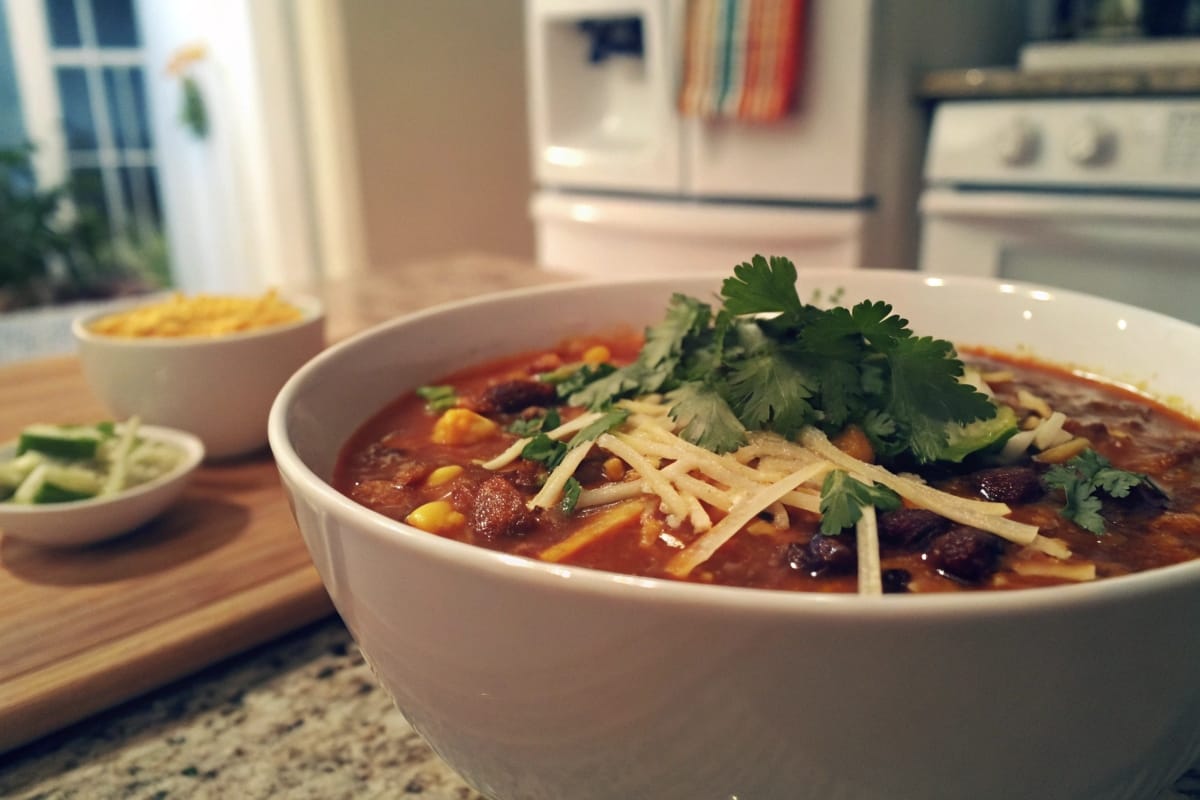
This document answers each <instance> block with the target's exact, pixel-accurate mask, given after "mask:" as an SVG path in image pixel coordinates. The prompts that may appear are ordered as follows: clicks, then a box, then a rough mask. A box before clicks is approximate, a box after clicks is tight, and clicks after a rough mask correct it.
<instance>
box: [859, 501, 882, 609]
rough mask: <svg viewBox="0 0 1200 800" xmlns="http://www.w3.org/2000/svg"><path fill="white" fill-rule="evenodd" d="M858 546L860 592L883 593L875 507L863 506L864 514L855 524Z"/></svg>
mask: <svg viewBox="0 0 1200 800" xmlns="http://www.w3.org/2000/svg"><path fill="white" fill-rule="evenodd" d="M854 537H855V545H856V546H857V548H858V593H859V594H868V595H878V594H883V569H882V567H881V565H880V563H879V526H878V525H877V524H876V521H875V507H874V506H863V507H862V516H861V517H859V519H858V523H857V524H855V526H854Z"/></svg>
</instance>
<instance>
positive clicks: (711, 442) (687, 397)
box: [668, 381, 746, 453]
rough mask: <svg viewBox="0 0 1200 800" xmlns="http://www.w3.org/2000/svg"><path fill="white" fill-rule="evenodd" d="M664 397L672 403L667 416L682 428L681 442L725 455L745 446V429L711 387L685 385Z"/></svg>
mask: <svg viewBox="0 0 1200 800" xmlns="http://www.w3.org/2000/svg"><path fill="white" fill-rule="evenodd" d="M668 397H669V398H670V399H671V400H672V401H673V405H672V406H671V410H670V412H669V413H670V415H671V418H672V419H674V420H675V421H676V422H678V423H679V424H680V426H681V427H682V430H680V432H679V435H680V436H681V437H682V438H683V439H685V440H687V441H689V442H691V443H692V444H696V445H699V446H700V447H704V448H707V449H709V450H712V451H713V452H714V453H728V452H729V451H731V450H736V449H738V448H739V447H741V446H742V445H743V444H745V443H746V429H745V428H744V427H742V423H741V422H739V421H738V418H737V415H736V414H734V413H733V409H731V408H730V407H729V404H728V403H727V402H725V398H723V397H722V396H721V393H720V392H718V391H717V390H716V389H715V388H713V387H712V386H711V385H709V384H707V383H703V382H699V381H696V382H691V383H685V384H683V385H682V386H680V387H679V388H677V389H675V390H674V391H673V392H671V393H670V395H668Z"/></svg>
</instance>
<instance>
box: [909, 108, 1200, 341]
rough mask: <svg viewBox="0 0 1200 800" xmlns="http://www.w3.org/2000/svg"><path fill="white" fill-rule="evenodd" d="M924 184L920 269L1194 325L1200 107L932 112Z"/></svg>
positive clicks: (1199, 305)
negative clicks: (1113, 302) (1055, 290)
mask: <svg viewBox="0 0 1200 800" xmlns="http://www.w3.org/2000/svg"><path fill="white" fill-rule="evenodd" d="M925 179H926V189H925V191H924V192H923V194H922V198H921V219H922V241H921V269H923V270H925V271H929V272H938V273H943V274H971V275H989V276H995V277H1000V278H1007V279H1011V280H1014V281H1017V280H1019V281H1031V282H1036V283H1042V284H1047V285H1050V286H1057V287H1060V288H1068V289H1075V290H1079V291H1084V292H1088V293H1090V294H1097V295H1101V296H1105V297H1110V298H1113V299H1117V300H1121V301H1124V302H1128V303H1132V304H1135V305H1140V306H1144V307H1147V308H1151V309H1154V310H1157V311H1161V312H1163V313H1166V314H1170V315H1172V316H1176V317H1180V318H1182V319H1186V320H1189V321H1191V322H1195V323H1200V99H1194V98H1191V99H1185V98H1146V99H1136V100H1134V99H1098V98H1093V99H1081V100H1023V101H953V102H948V103H944V104H943V105H942V106H940V107H939V109H938V110H937V111H936V113H935V116H934V123H933V127H932V132H931V136H930V144H929V151H928V155H927V159H926V168H925Z"/></svg>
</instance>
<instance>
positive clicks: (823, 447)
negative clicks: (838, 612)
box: [483, 398, 1086, 594]
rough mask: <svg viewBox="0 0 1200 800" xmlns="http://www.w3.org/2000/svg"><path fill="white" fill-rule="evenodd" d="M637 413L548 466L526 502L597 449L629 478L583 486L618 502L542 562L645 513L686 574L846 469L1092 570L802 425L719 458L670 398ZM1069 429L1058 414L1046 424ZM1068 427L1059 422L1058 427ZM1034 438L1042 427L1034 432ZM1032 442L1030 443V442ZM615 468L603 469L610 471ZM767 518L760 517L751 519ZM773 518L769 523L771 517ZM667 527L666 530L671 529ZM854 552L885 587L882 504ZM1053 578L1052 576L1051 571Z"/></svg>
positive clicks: (637, 405) (778, 520) (599, 500)
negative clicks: (683, 421) (684, 434)
mask: <svg viewBox="0 0 1200 800" xmlns="http://www.w3.org/2000/svg"><path fill="white" fill-rule="evenodd" d="M619 405H620V406H621V407H622V408H624V409H625V410H626V411H629V412H630V414H629V417H628V418H627V419H626V420H625V422H624V423H623V424H622V425H621V426H620V427H619V428H617V429H614V430H612V431H610V432H608V433H604V434H601V435H600V436H599V437H597V438H596V439H595V441H594V442H585V443H581V444H578V445H576V446H574V447H572V448H570V449H569V450H568V451H567V453H566V454H565V455H564V456H563V459H562V460H561V461H560V462H559V464H558V465H557V466H556V467H555V468H554V469H553V470H551V472H550V474H549V475H548V476H547V478H546V480H545V482H544V484H543V485H542V488H541V490H540V491H538V493H537V494H536V495H535V496H534V497H533V499H531V500H530V501H529V503H528V505H529V507H530V508H531V509H532V508H550V507H552V506H553V505H554V504H555V503H557V502H558V501H559V499H560V498H561V497H562V495H563V492H564V489H565V487H566V484H567V481H568V480H570V479H571V477H572V476H573V475H574V474H575V472H576V471H577V470H578V469H579V467H580V465H581V464H582V463H583V461H584V459H586V458H587V457H588V456H589V454H591V453H592V452H594V451H595V450H596V449H599V450H603V451H605V452H606V453H608V454H609V457H610V458H615V459H618V460H619V462H618V465H617V466H621V465H622V464H623V465H624V468H623V469H619V470H617V471H616V472H615V473H614V474H616V475H620V476H621V478H622V479H620V480H617V481H614V482H611V483H607V484H604V485H601V486H599V487H595V488H589V489H584V490H582V491H581V492H580V494H579V498H578V500H577V502H576V504H575V508H576V509H580V510H583V509H588V508H595V507H598V506H606V505H611V508H609V509H606V510H602V511H600V512H599V513H597V514H595V515H593V516H592V517H591V518H590V519H589V521H588V522H587V523H585V524H584V525H583V526H582V527H581V528H579V529H577V530H576V531H575V532H574V533H572V534H571V535H570V536H568V537H567V538H566V539H564V540H563V541H562V542H559V543H558V544H556V545H553V546H551V547H549V548H547V549H546V550H545V551H543V553H542V554H541V556H540V557H541V558H543V559H544V560H547V561H559V560H561V559H563V558H566V557H568V556H569V555H571V554H573V553H575V552H577V551H578V550H579V549H581V548H583V547H585V546H587V545H588V544H590V543H591V542H593V541H596V540H597V539H599V538H601V537H602V536H604V535H606V534H607V533H610V532H612V531H614V530H617V529H619V528H622V527H624V526H625V525H626V524H627V523H628V522H630V521H632V520H633V519H634V517H636V516H638V515H642V520H643V521H642V531H641V534H640V535H641V538H642V540H643V545H644V546H650V545H651V544H652V543H653V542H655V541H663V542H667V543H668V545H669V546H671V547H674V548H681V549H680V550H679V552H677V553H676V554H675V555H674V556H673V557H672V558H671V559H670V560H669V561H668V562H667V564H666V566H665V568H664V569H665V570H666V572H667V573H668V574H670V575H672V576H674V577H678V578H684V577H686V576H688V575H689V574H691V572H692V571H693V570H694V569H695V568H696V567H698V566H699V565H701V564H703V563H704V562H705V561H707V560H708V559H710V558H711V557H712V556H713V554H715V553H716V552H717V550H718V549H720V548H721V546H723V545H724V544H725V543H726V542H728V541H729V540H730V539H731V538H732V537H734V536H735V535H737V534H738V533H739V532H740V531H743V530H746V529H747V527H748V526H749V525H751V524H752V523H754V524H756V525H758V527H759V529H760V530H761V531H769V530H786V529H787V528H788V527H789V526H790V525H791V520H790V517H789V511H788V509H801V510H803V511H806V512H810V513H813V514H819V513H820V500H821V497H820V489H819V487H820V484H821V481H822V480H823V479H824V477H825V475H826V473H828V472H829V471H830V470H832V469H843V470H846V471H847V472H848V473H850V474H851V475H852V476H854V477H855V478H856V479H857V480H860V481H862V482H864V483H878V484H881V485H883V486H886V487H888V488H889V489H891V490H892V491H894V492H896V493H897V494H899V495H900V496H901V497H903V498H905V499H906V500H908V501H909V502H910V503H912V504H914V505H917V506H920V507H922V508H926V509H929V510H931V511H933V512H935V513H937V514H940V515H941V516H943V517H946V518H947V519H951V520H954V521H955V522H959V523H961V524H964V525H969V526H971V527H975V528H979V529H982V530H985V531H989V532H991V533H993V534H995V535H997V536H1002V537H1004V538H1006V539H1009V540H1010V541H1013V542H1016V543H1018V544H1022V545H1026V546H1027V548H1028V549H1030V550H1031V551H1036V552H1037V554H1038V556H1037V557H1035V559H1034V560H1033V561H1027V562H1021V563H1033V564H1043V566H1034V567H1031V569H1043V568H1049V567H1051V566H1054V564H1053V563H1051V562H1038V561H1037V560H1036V559H1037V558H1038V557H1040V558H1044V557H1045V556H1049V557H1051V558H1053V559H1057V563H1058V564H1059V565H1061V566H1066V567H1068V568H1069V569H1068V570H1067V572H1069V573H1070V574H1071V575H1075V576H1078V577H1073V578H1072V579H1073V580H1084V579H1086V578H1085V577H1084V575H1085V574H1086V569H1085V568H1079V569H1076V566H1077V565H1075V564H1062V562H1063V561H1065V560H1066V559H1069V558H1070V557H1071V552H1070V550H1069V549H1068V548H1067V547H1066V545H1065V544H1063V543H1062V542H1060V541H1058V540H1056V539H1049V538H1047V537H1043V536H1039V535H1038V532H1037V528H1036V527H1035V526H1033V525H1026V524H1024V523H1020V522H1017V521H1015V520H1012V519H1008V518H1007V517H1006V516H1005V515H1007V514H1008V513H1009V511H1010V509H1009V507H1008V506H1007V505H1005V504H1004V503H992V502H986V501H981V500H972V499H968V498H963V497H957V496H955V495H951V494H948V493H946V492H942V491H939V490H937V489H934V488H933V487H931V486H929V485H927V484H925V483H924V482H923V481H922V480H920V479H918V478H914V477H909V476H903V475H897V474H895V473H892V472H890V471H888V470H886V469H884V468H883V467H880V466H878V465H875V464H870V463H867V462H865V461H861V460H859V459H857V458H855V457H853V456H851V455H849V454H847V453H844V452H843V451H841V450H840V449H838V448H837V447H836V446H835V445H834V444H833V443H832V442H830V441H829V439H828V437H826V436H825V434H823V433H821V432H820V431H819V430H816V429H815V428H807V429H805V430H804V431H803V432H802V433H801V435H800V440H799V442H791V441H788V440H786V439H784V438H783V437H781V436H779V435H777V434H774V433H766V432H753V433H750V434H749V436H748V437H747V444H746V445H745V446H743V447H742V448H741V449H739V450H737V451H736V452H733V453H725V454H720V455H719V454H717V453H714V452H712V451H710V450H707V449H705V448H702V447H699V446H697V445H695V444H692V443H690V442H687V441H685V440H683V439H681V438H680V437H679V436H678V434H677V432H676V427H677V425H676V423H675V422H674V420H672V419H671V418H670V417H669V416H668V415H667V413H666V408H667V407H666V405H664V404H663V403H661V402H659V401H658V399H656V398H642V399H640V400H623V401H621V402H620V404H619ZM601 416H602V414H600V413H588V414H583V415H581V416H579V417H577V418H575V419H574V420H571V421H570V422H567V423H564V424H562V425H560V426H558V427H557V428H555V429H554V430H552V431H549V432H547V436H549V437H550V438H552V439H555V440H562V439H565V438H566V437H568V436H569V435H571V434H573V433H575V432H577V431H579V430H582V429H583V428H584V427H586V426H587V425H590V424H591V423H592V422H594V421H595V420H597V419H599V418H600V417H601ZM1045 423H1049V424H1050V425H1052V426H1054V425H1058V426H1061V422H1060V421H1059V420H1056V419H1050V418H1048V419H1046V420H1043V425H1044V424H1045ZM1059 430H1060V431H1061V427H1060V428H1059ZM1028 435H1029V439H1030V442H1029V443H1028V444H1031V443H1032V439H1033V438H1034V437H1035V436H1036V432H1035V431H1029V432H1028ZM529 441H530V439H528V438H527V439H520V440H518V441H516V442H514V443H513V444H512V445H510V446H509V447H507V448H506V449H505V450H504V452H502V453H500V454H499V455H497V456H496V457H494V458H492V459H491V460H489V461H486V462H484V464H483V466H485V467H487V468H489V469H499V468H500V467H503V466H506V465H508V464H510V463H512V461H514V460H515V459H517V458H519V457H520V454H521V451H522V450H523V449H524V447H525V446H526V445H527V444H528V443H529ZM1026 446H1027V445H1026ZM606 472H607V470H606ZM647 496H649V497H652V498H655V500H656V501H657V503H658V508H659V509H660V510H661V512H662V514H663V515H664V516H665V521H664V520H662V519H661V518H656V517H653V516H649V515H646V514H644V511H646V510H648V507H647V506H646V500H645V498H646V497H647ZM760 515H762V516H764V519H762V520H760V521H758V522H757V523H755V522H754V521H755V518H756V517H759V516H760ZM768 516H769V519H766V517H768ZM685 521H686V522H687V523H688V524H689V525H690V528H691V531H692V533H693V534H695V538H692V539H691V541H690V542H689V541H687V537H686V536H684V539H683V540H682V541H681V539H680V538H679V537H677V536H674V535H672V534H670V533H669V530H670V529H675V528H679V527H680V526H682V525H683V524H684V522H685ZM664 526H665V527H664ZM855 536H856V540H857V550H858V562H859V563H858V569H859V575H858V580H859V593H860V594H881V593H882V592H883V578H882V564H881V561H880V553H879V533H878V523H877V521H876V515H875V509H874V508H873V507H864V508H863V509H862V516H861V518H860V519H859V521H858V522H857V524H856V526H855ZM1047 574H1048V573H1047Z"/></svg>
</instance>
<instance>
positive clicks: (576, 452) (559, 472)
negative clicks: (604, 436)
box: [525, 442, 595, 510]
mask: <svg viewBox="0 0 1200 800" xmlns="http://www.w3.org/2000/svg"><path fill="white" fill-rule="evenodd" d="M593 444H595V443H594V442H583V443H582V444H578V445H576V446H575V447H572V448H571V449H570V450H568V451H567V454H566V455H565V456H563V459H562V461H560V462H559V463H558V466H557V467H555V468H554V469H553V471H551V473H550V474H549V475H548V476H547V477H546V482H545V483H543V484H542V488H541V489H540V490H539V491H538V493H537V494H535V495H534V496H533V499H531V500H530V501H529V502H528V503H526V504H525V505H526V507H528V508H529V509H531V510H532V509H535V508H550V506H552V505H554V504H555V503H557V502H558V501H559V499H560V498H561V497H562V493H563V487H565V486H566V485H567V481H569V480H570V479H571V476H572V475H574V474H575V470H577V469H579V465H580V464H582V463H583V460H584V459H585V458H587V455H588V453H590V452H592V445H593Z"/></svg>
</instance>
